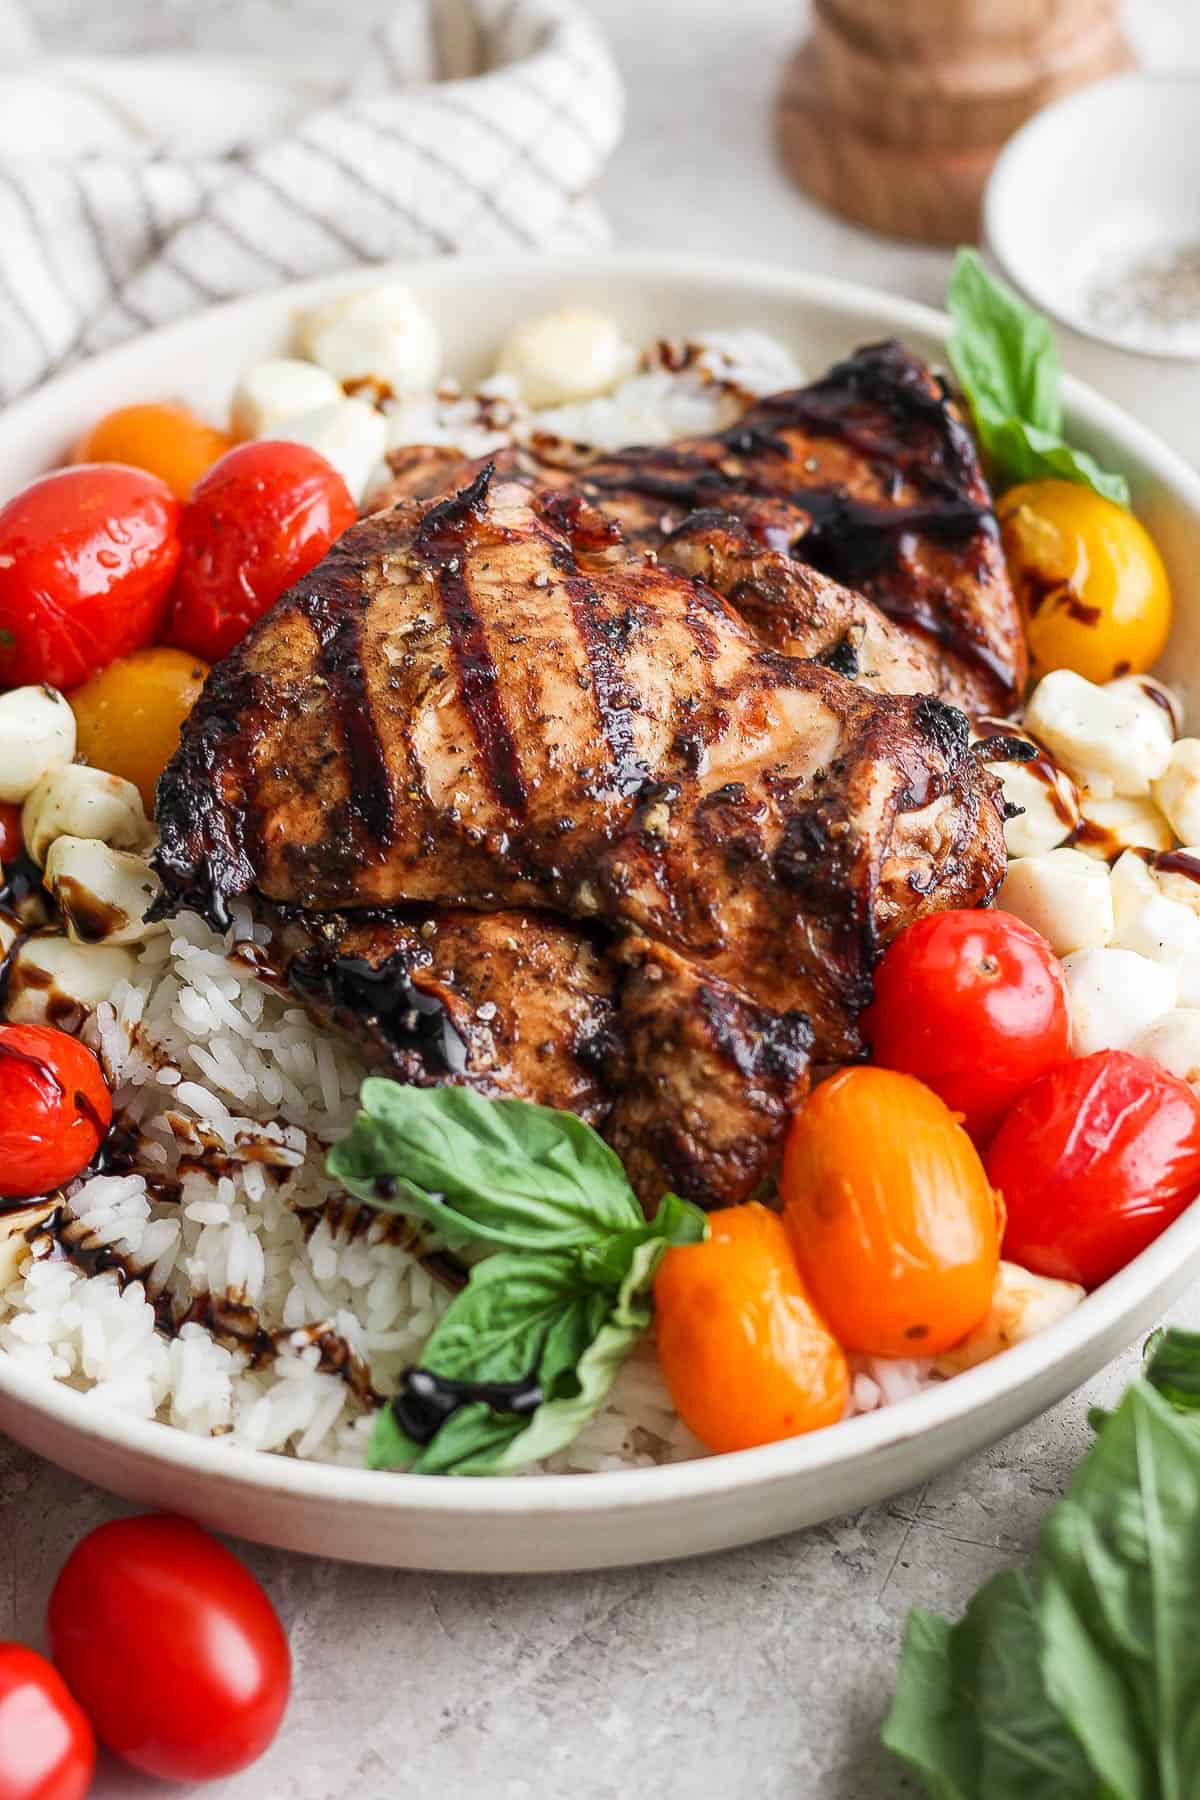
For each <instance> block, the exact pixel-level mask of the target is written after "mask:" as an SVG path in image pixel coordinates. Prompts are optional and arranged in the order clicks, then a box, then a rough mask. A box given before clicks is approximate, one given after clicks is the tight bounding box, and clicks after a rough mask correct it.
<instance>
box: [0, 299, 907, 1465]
mask: <svg viewBox="0 0 1200 1800" xmlns="http://www.w3.org/2000/svg"><path fill="white" fill-rule="evenodd" d="M801 378H802V377H801V371H800V370H799V369H798V367H797V366H796V365H795V363H794V362H793V361H792V359H791V357H790V355H789V354H788V352H787V351H786V350H785V349H784V348H783V347H782V346H781V345H780V344H778V343H776V342H774V341H773V340H772V339H770V338H767V337H764V336H763V335H761V334H760V333H755V332H736V333H734V332H730V333H713V334H709V335H708V336H707V337H706V338H704V339H702V340H698V341H697V342H696V343H695V344H691V345H686V346H684V345H665V344H660V345H655V346H653V347H652V348H651V349H650V350H649V351H647V352H646V353H645V354H644V355H643V356H642V358H641V359H640V362H639V366H638V368H637V370H636V371H635V373H634V374H633V375H632V376H631V377H630V378H629V380H628V381H627V382H625V383H623V384H622V386H621V387H619V388H618V389H617V390H616V391H615V392H614V393H612V394H609V395H606V396H603V397H601V398H599V399H595V400H589V401H586V402H583V403H580V404H578V405H575V406H569V407H558V408H555V409H553V410H552V411H548V412H543V413H541V414H530V413H528V412H526V411H524V410H523V409H522V408H521V407H520V405H519V404H518V403H517V401H516V399H515V396H514V394H513V391H512V389H511V388H510V387H508V386H506V384H505V382H504V380H503V379H502V378H497V379H496V380H493V381H492V382H491V383H490V384H487V385H486V386H485V388H484V389H483V390H481V392H480V393H479V394H474V395H468V396H464V395H462V394H461V393H459V392H458V391H457V390H454V389H452V388H449V387H446V388H443V389H442V390H440V391H439V393H437V394H431V395H425V396H421V397H418V398H417V399H413V400H406V401H404V402H403V403H395V404H392V405H391V407H390V409H389V439H390V443H391V446H392V447H396V446H398V445H400V444H403V443H444V444H452V445H455V446H456V447H458V448H460V449H462V450H464V451H466V452H467V453H469V454H472V455H475V454H483V453H484V452H486V451H488V450H491V449H494V448H496V447H498V446H499V445H500V444H503V443H508V442H511V441H514V440H518V439H521V438H524V437H527V436H529V435H530V434H531V433H532V432H535V431H536V432H543V433H544V432H552V433H554V434H556V435H558V436H561V437H563V438H568V439H570V440H571V441H573V442H576V443H590V444H594V445H596V446H598V447H602V448H617V447H619V446H621V445H623V444H628V443H632V442H643V443H651V442H659V443H661V442H665V441H669V440H670V439H673V438H676V437H679V436H682V435H686V434H689V433H701V432H707V431H712V430H715V429H720V428H722V427H723V426H725V425H727V424H729V423H731V422H732V421H733V420H734V419H735V418H737V417H738V416H739V414H740V413H741V412H742V411H743V410H744V408H745V406H746V404H747V402H748V399H749V398H750V397H751V396H752V395H754V394H756V393H763V392H769V391H771V390H773V389H777V388H780V387H784V386H788V385H791V384H794V383H795V382H797V381H798V380H800V379H801ZM268 937H269V933H268V932H267V930H266V929H265V928H264V927H262V926H256V925H255V924H254V923H253V921H252V919H251V916H250V914H249V912H248V910H246V909H239V910H238V911H237V913H236V916H235V919H234V924H233V926H232V928H231V930H230V932H229V933H228V935H227V937H226V938H225V939H224V940H223V939H221V938H220V937H218V936H217V935H216V934H214V933H213V932H212V931H210V930H209V928H208V927H207V926H206V925H205V924H204V923H203V921H202V920H200V919H199V918H197V917H196V916H194V915H191V914H186V913H185V914H182V915H180V916H179V917H178V918H176V919H174V920H173V921H172V922H171V925H170V927H169V930H168V931H167V932H165V933H162V934H160V935H158V936H156V937H153V938H151V939H150V941H149V942H148V943H147V944H146V945H145V946H144V948H143V950H142V952H141V956H140V960H139V964H138V969H137V978H136V980H135V981H134V982H132V983H121V984H120V985H119V986H118V987H117V989H116V990H115V991H114V993H113V994H112V996H111V998H110V999H109V1000H108V1001H106V1002H105V1003H104V1004H103V1005H102V1006H101V1007H100V1008H99V1010H98V1012H97V1013H96V1015H95V1016H94V1018H93V1019H92V1020H91V1021H90V1022H89V1024H88V1026H87V1028H86V1032H85V1035H86V1036H87V1037H88V1039H89V1041H90V1042H91V1043H92V1044H93V1045H94V1046H95V1047H96V1049H97V1050H98V1051H99V1053H100V1055H101V1057H102V1059H103V1061H104V1064H105V1067H106V1070H107V1072H108V1074H109V1077H110V1080H111V1082H112V1085H113V1089H114V1103H115V1107H116V1110H117V1113H118V1115H119V1117H121V1118H122V1119H123V1120H124V1121H125V1122H126V1123H127V1124H129V1125H130V1126H131V1127H134V1128H136V1132H137V1134H138V1147H137V1151H136V1157H135V1169H134V1172H131V1173H128V1174H105V1175H94V1176H92V1177H90V1178H89V1179H87V1180H84V1181H81V1182H77V1183H75V1184H74V1185H73V1186H72V1188H71V1189H70V1190H68V1193H67V1198H66V1206H65V1208H64V1214H63V1216H62V1217H61V1218H60V1220H59V1222H58V1229H57V1230H56V1231H46V1232H43V1233H42V1234H41V1235H40V1236H38V1237H37V1238H36V1239H35V1240H34V1245H33V1251H34V1254H33V1256H32V1258H30V1259H28V1260H27V1261H26V1262H25V1264H24V1266H23V1268H22V1270H21V1272H20V1274H19V1275H18V1277H17V1279H16V1280H15V1281H13V1282H12V1284H11V1285H10V1286H9V1287H8V1288H7V1289H5V1290H4V1291H2V1292H0V1349H3V1351H4V1352H5V1353H6V1354H7V1355H9V1356H10V1357H12V1358H13V1359H14V1360H15V1361H17V1362H20V1363H21V1364H23V1365H24V1366H26V1367H29V1368H35V1369H38V1370H40V1371H41V1372H42V1373H43V1374H45V1375H46V1376H47V1377H48V1378H51V1379H54V1380H59V1381H64V1382H66V1383H68V1384H69V1385H70V1386H72V1387H74V1388H77V1389H80V1390H81V1391H83V1392H85V1393H86V1394H87V1395H88V1398H89V1401H90V1402H91V1403H92V1404H94V1405H96V1406H104V1407H111V1408H114V1409H116V1410H119V1411H121V1412H123V1413H126V1414H132V1415H136V1416H138V1417H141V1418H157V1419H160V1420H164V1421H166V1422H169V1423H170V1424H172V1425H175V1426H178V1427H179V1428H181V1429H182V1430H185V1431H190V1432H194V1433H197V1434H198V1435H201V1436H206V1437H207V1436H214V1437H217V1438H218V1439H219V1440H220V1441H222V1442H227V1443H232V1444H240V1445H244V1446H248V1447H250V1448H254V1449H260V1450H274V1451H286V1452H290V1453H292V1454H294V1455H296V1456H302V1457H310V1458H314V1459H317V1460H320V1461H325V1462H335V1463H345V1464H352V1465H356V1466H360V1465H361V1464H362V1463H363V1462H364V1460H365V1455H366V1449H367V1444H368V1441H369V1438H370V1435H371V1429H372V1412H373V1406H374V1400H373V1398H372V1396H373V1395H378V1394H388V1393H390V1392H392V1391H394V1388H395V1386H396V1384H397V1381H398V1378H399V1376H400V1373H401V1371H402V1370H403V1369H404V1368H405V1367H406V1366H408V1365H410V1364H412V1363H414V1362H415V1361H417V1360H419V1356H420V1352H421V1349H422V1346H423V1345H424V1343H425V1341H426V1339H427V1338H428V1336H429V1334H430V1332H431V1330H432V1328H433V1326H434V1324H435V1322H436V1320H437V1318H438V1317H439V1315H440V1313H441V1312H442V1311H443V1309H444V1308H445V1306H446V1305H447V1304H448V1302H449V1298H450V1295H449V1292H448V1290H447V1289H446V1288H445V1287H444V1286H443V1285H441V1284H440V1283H439V1281H438V1280H437V1279H436V1277H435V1275H434V1274H431V1273H430V1271H429V1269H427V1268H426V1267H425V1265H424V1264H423V1263H422V1262H421V1261H419V1260H418V1259H417V1257H416V1256H415V1255H414V1254H413V1253H412V1250H411V1249H410V1248H409V1247H406V1239H407V1238H408V1237H409V1234H408V1232H407V1231H406V1228H405V1227H404V1224H403V1222H402V1221H398V1220H396V1219H394V1218H391V1217H389V1216H387V1215H384V1214H377V1213H375V1212H373V1211H372V1209H370V1208H367V1207H359V1206H356V1205H354V1204H352V1203H348V1202H347V1200H346V1197H345V1196H344V1195H341V1194H339V1192H338V1191H337V1190H336V1188H335V1187H334V1184H332V1183H331V1182H330V1181H329V1179H328V1178H327V1176H326V1175H325V1173H324V1156H325V1148H326V1146H327V1145H328V1144H329V1143H330V1142H332V1141H333V1140H334V1139H335V1138H337V1137H338V1136H340V1135H341V1134H342V1133H343V1132H345V1131H346V1130H347V1129H348V1127H349V1126H350V1124H351V1122H352V1120H353V1117H354V1113H355V1104H356V1096H357V1094H358V1089H359V1084H360V1082H361V1080H362V1078H363V1075H364V1073H365V1072H366V1071H365V1066H364V1065H363V1063H362V1062H361V1061H360V1060H359V1057H358V1055H357V1053H356V1051H355V1050H354V1048H353V1047H352V1046H350V1045H349V1044H347V1043H345V1042H342V1041H340V1040H335V1039H334V1038H332V1037H331V1036H330V1035H329V1034H328V1033H327V1032H325V1031H324V1030H322V1029H320V1028H318V1027H317V1026H316V1024H315V1023H314V1022H313V1021H312V1020H311V1019H310V1017H309V1015H308V1013H307V1012H306V1011H305V1010H304V1009H303V1008H301V1007H300V1006H298V1005H294V1004H292V1003H291V1001H290V999H289V997H288V996H286V995H283V994H280V993H279V992H277V991H276V990H275V989H273V988H271V987H269V986H266V985H264V984H263V983H262V982H261V981H260V980H259V978H258V977H257V975H256V974H255V972H254V968H253V966H252V965H253V945H254V944H255V943H256V942H257V943H260V944H261V943H262V942H264V941H266V939H267V938H268ZM239 945H242V946H246V947H248V948H244V949H243V950H242V951H241V952H240V953H238V950H237V947H238V946H239ZM106 1263H110V1264H111V1263H115V1264H116V1265H117V1266H115V1267H105V1266H103V1265H105V1264H106ZM98 1264H100V1265H101V1267H100V1270H99V1272H89V1271H92V1270H95V1269H96V1268H97V1265H98ZM156 1307H157V1308H158V1311H156ZM160 1313H161V1314H162V1315H163V1318H164V1319H165V1318H166V1316H167V1315H168V1314H169V1315H170V1319H171V1323H172V1327H173V1329H172V1330H171V1331H170V1332H168V1331H165V1330H163V1329H160V1322H159V1315H160ZM182 1319H186V1320H187V1322H185V1323H182V1324H180V1323H179V1321H180V1320H182ZM931 1379H933V1376H932V1373H931V1369H930V1366H929V1365H928V1364H927V1363H920V1362H891V1363H885V1362H882V1361H877V1360H864V1361H862V1362H861V1363H860V1364H858V1365H857V1366H856V1372H855V1375H854V1381H853V1391H852V1396H851V1401H850V1405H849V1409H848V1410H849V1411H851V1412H856V1411H860V1412H866V1411H871V1410H872V1409H873V1408H875V1407H876V1406H879V1405H883V1404H886V1403H890V1402H892V1401H895V1400H897V1399H900V1398H902V1397H904V1396H905V1395H907V1394H909V1393H912V1392H915V1391H916V1390H917V1389H918V1388H919V1387H921V1386H922V1385H924V1384H925V1383H927V1382H928V1381H930V1380H931ZM703 1454H704V1450H703V1447H702V1446H701V1445H700V1444H699V1443H698V1442H697V1440H696V1439H695V1438H694V1437H693V1436H692V1435H691V1433H690V1432H689V1431H688V1430H687V1429H686V1427H685V1426H684V1425H683V1424H682V1422H681V1421H680V1420H679V1418H678V1417H677V1415H676V1414H675V1412H674V1410H673V1408H672V1406H671V1402H670V1399H669V1397H668V1394H667V1391H666V1388H665V1385H664V1383H663V1381H662V1378H661V1375H660V1373H659V1370H658V1365H657V1362H656V1359H655V1356H654V1350H653V1345H652V1343H646V1344H644V1345H643V1346H641V1348H640V1349H639V1350H638V1351H637V1352H636V1353H635V1354H634V1355H633V1356H632V1357H631V1358H630V1359H629V1361H628V1363H627V1364H626V1366H625V1367H624V1369H623V1370H622V1371H621V1373H620V1375H619V1376H618V1378H617V1381H616V1383H615V1385H614V1387H613V1390H612V1393H611V1395H610V1397H609V1400H608V1403H607V1405H606V1406H605V1407H604V1409H603V1410H602V1411H601V1413H600V1414H599V1415H598V1416H597V1418H596V1419H595V1420H594V1421H593V1422H592V1424H591V1425H590V1426H589V1427H588V1429H587V1430H586V1431H585V1432H583V1433H582V1434H581V1436H580V1437H579V1438H578V1439H577V1440H576V1441H575V1443H573V1444H572V1445H570V1446H569V1447H568V1448H567V1449H566V1450H564V1451H562V1452H561V1453H560V1454H559V1455H558V1456H556V1457H554V1458H553V1459H551V1461H550V1462H549V1463H548V1464H547V1465H546V1467H547V1468H549V1469H553V1470H555V1471H576V1470H579V1471H595V1470H605V1469H616V1468H629V1467H635V1468H636V1467H642V1466H648V1465H650V1464H653V1463H661V1462H667V1461H674V1460H681V1459H684V1458H687V1457H692V1456H699V1455H703Z"/></svg>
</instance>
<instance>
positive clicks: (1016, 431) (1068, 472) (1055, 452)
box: [975, 412, 1129, 506]
mask: <svg viewBox="0 0 1200 1800" xmlns="http://www.w3.org/2000/svg"><path fill="white" fill-rule="evenodd" d="M975 423H976V427H977V428H978V431H979V437H980V441H981V442H982V444H983V447H984V449H985V450H986V451H987V453H988V455H989V456H990V457H991V459H992V462H993V463H994V464H995V466H996V467H997V468H998V469H1002V470H1003V472H1004V477H1005V482H1006V484H1007V485H1010V486H1015V485H1016V483H1017V482H1019V481H1042V480H1051V479H1053V480H1058V481H1074V482H1077V483H1079V484H1080V485H1081V486H1083V487H1090V488H1094V489H1095V491H1096V493H1098V494H1102V495H1103V496H1104V498H1105V499H1106V500H1112V501H1113V502H1115V504H1116V505H1117V506H1128V505H1129V483H1128V482H1127V481H1126V479H1125V477H1124V476H1123V475H1115V474H1112V473H1110V472H1109V471H1108V470H1106V469H1102V468H1101V467H1100V464H1099V463H1098V462H1097V461H1096V459H1095V457H1093V456H1089V455H1088V453H1087V451H1086V450H1073V449H1072V448H1071V446H1070V445H1069V444H1066V443H1064V442H1063V440H1062V439H1061V438H1060V437H1055V436H1054V435H1053V433H1051V432H1048V431H1043V430H1041V429H1040V428H1039V427H1038V426H1037V425H1030V424H1028V423H1027V422H1026V421H1025V420H1024V419H1011V418H1010V419H1000V418H992V417H991V416H990V415H988V414H987V413H978V412H977V413H976V415H975Z"/></svg>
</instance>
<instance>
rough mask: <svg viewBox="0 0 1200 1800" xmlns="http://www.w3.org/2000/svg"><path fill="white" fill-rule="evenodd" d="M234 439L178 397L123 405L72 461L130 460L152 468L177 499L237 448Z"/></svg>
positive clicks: (77, 449)
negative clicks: (197, 413) (178, 400)
mask: <svg viewBox="0 0 1200 1800" xmlns="http://www.w3.org/2000/svg"><path fill="white" fill-rule="evenodd" d="M232 445H233V439H232V438H231V437H228V436H227V435H226V433H225V432H223V431H218V430H217V428H216V426H215V425H209V424H206V422H205V421H204V420H203V419H201V418H199V417H198V416H197V415H196V414H195V413H194V412H192V411H191V409H190V408H189V407H186V406H180V405H179V404H178V402H176V401H173V400H158V401H153V402H146V403H145V404H143V405H140V406H122V407H120V408H119V410H118V411H117V412H111V413H107V414H106V415H105V417H104V418H103V419H100V420H99V421H98V422H97V423H96V424H95V425H93V426H92V428H91V430H90V431H85V432H84V434H83V436H82V437H81V438H80V439H79V442H78V443H77V444H76V445H75V448H74V450H73V451H72V453H71V461H72V462H77V463H81V462H115V463H128V464H130V465H131V466H132V467H133V468H135V469H149V471H150V473H151V474H152V475H157V476H158V477H159V478H160V480H162V481H165V482H166V484H167V486H168V487H169V488H170V489H171V492H172V493H173V494H174V495H175V496H176V498H177V499H180V500H186V499H187V498H188V497H189V495H190V494H191V491H192V489H193V488H194V487H195V485H196V483H197V482H198V481H199V479H200V477H201V476H202V475H203V474H205V473H206V472H207V471H208V470H209V469H211V468H212V466H213V464H214V463H215V462H216V461H217V460H218V458H219V457H222V456H224V454H225V452H226V451H227V450H229V449H230V448H232Z"/></svg>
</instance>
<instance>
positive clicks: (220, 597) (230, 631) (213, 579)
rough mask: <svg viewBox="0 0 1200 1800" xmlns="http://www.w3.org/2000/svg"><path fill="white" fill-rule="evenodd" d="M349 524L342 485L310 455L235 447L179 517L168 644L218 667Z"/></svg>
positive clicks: (281, 447)
mask: <svg viewBox="0 0 1200 1800" xmlns="http://www.w3.org/2000/svg"><path fill="white" fill-rule="evenodd" d="M357 516H358V512H357V508H356V507H355V504H354V501H353V500H352V499H351V497H350V492H349V489H348V488H347V486H346V484H345V482H344V481H343V480H342V478H341V476H340V475H339V474H338V473H337V471H336V469H334V468H333V467H332V466H331V465H330V464H329V463H328V462H326V460H325V458H324V457H323V456H319V455H318V454H317V452H316V451H315V450H310V449H309V448H308V447H307V446H306V445H304V444H291V443H285V442H282V441H276V440H271V439H267V440H263V441H259V442H255V443H251V444H239V445H238V446H237V447H236V449H233V450H231V451H230V452H229V453H228V455H227V456H223V457H222V458H221V460H220V462H219V463H217V464H216V465H215V466H214V467H213V468H212V469H210V470H209V472H208V474H207V475H206V476H205V477H204V478H203V480H202V481H200V482H199V483H198V484H197V486H196V488H195V491H194V492H193V494H192V498H191V500H190V501H189V502H188V504H187V506H186V507H185V508H184V513H183V521H182V534H183V555H182V558H181V560H180V566H179V579H178V582H177V584H176V590H175V602H174V605H173V607H172V611H171V618H170V622H169V624H168V628H167V634H166V635H167V639H168V641H169V642H170V643H172V644H175V645H177V646H178V648H179V649H181V650H189V651H191V652H192V653H193V654H195V655H196V656H202V657H204V658H205V660H206V661H208V662H217V661H219V660H220V658H221V657H222V656H224V655H226V654H227V652H228V651H230V650H232V649H233V647H234V645H235V644H237V643H240V642H241V640H242V638H243V637H245V635H246V633H247V631H249V629H250V627H251V625H253V624H254V622H255V620H256V619H259V618H261V617H262V615H263V613H265V612H268V611H269V610H270V608H271V607H272V606H274V604H275V602H276V600H278V598H279V596H280V595H281V594H282V593H283V592H284V591H285V589H287V588H289V587H291V585H292V583H293V582H295V581H299V580H300V578H301V576H303V575H307V573H308V571H309V570H310V569H311V568H313V567H314V565H315V564H316V563H318V562H320V560H321V558H322V557H323V556H324V554H325V552H326V551H327V550H328V549H329V547H330V545H331V544H332V543H334V541H335V540H336V539H337V538H339V537H340V536H341V535H342V533H343V532H344V531H346V530H347V529H348V528H349V527H350V526H351V525H353V523H354V521H355V519H356V518H357Z"/></svg>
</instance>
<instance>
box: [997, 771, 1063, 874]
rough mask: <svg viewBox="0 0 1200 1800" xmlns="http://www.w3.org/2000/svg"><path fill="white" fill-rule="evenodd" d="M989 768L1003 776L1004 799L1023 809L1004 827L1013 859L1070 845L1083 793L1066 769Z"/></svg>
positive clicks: (1001, 779) (1009, 851)
mask: <svg viewBox="0 0 1200 1800" xmlns="http://www.w3.org/2000/svg"><path fill="white" fill-rule="evenodd" d="M988 766H989V768H990V769H991V770H992V772H993V774H995V775H998V776H999V778H1000V785H1001V786H1002V787H1003V789H1004V798H1005V799H1006V800H1007V801H1008V802H1009V803H1010V804H1011V805H1013V806H1019V807H1020V808H1021V812H1020V814H1019V815H1018V816H1017V817H1016V818H1015V819H1009V820H1008V822H1007V824H1006V825H1005V827H1004V841H1005V843H1006V844H1007V846H1008V854H1009V855H1010V856H1037V855H1039V854H1040V852H1041V851H1043V850H1055V849H1057V848H1058V846H1059V844H1062V843H1065V842H1066V840H1067V838H1069V837H1070V835H1071V833H1072V832H1073V831H1074V829H1075V827H1076V826H1077V825H1078V823H1079V791H1078V789H1077V788H1076V786H1075V783H1074V782H1073V781H1072V780H1071V777H1070V776H1069V775H1068V774H1067V773H1066V771H1065V769H1055V768H1052V767H1051V766H1050V765H1049V764H1048V763H1047V762H1046V761H1044V760H1043V761H1042V762H1040V763H1035V764H1033V765H1032V766H1031V765H1030V764H1029V763H1013V762H1006V763H990V764H989V765H988Z"/></svg>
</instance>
